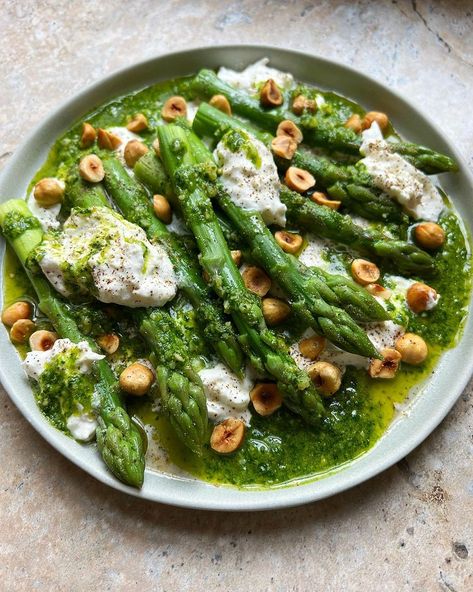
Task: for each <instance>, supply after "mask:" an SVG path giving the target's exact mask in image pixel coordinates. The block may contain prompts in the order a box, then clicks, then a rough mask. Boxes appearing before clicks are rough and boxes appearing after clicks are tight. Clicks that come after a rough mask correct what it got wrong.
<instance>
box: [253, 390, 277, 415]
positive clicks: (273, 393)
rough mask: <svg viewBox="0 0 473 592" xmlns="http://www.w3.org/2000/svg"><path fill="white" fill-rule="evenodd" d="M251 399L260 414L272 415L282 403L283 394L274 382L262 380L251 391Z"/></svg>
mask: <svg viewBox="0 0 473 592" xmlns="http://www.w3.org/2000/svg"><path fill="white" fill-rule="evenodd" d="M250 399H251V402H252V403H253V407H254V408H255V411H256V413H258V415H263V416H265V415H271V414H273V413H274V412H275V411H276V410H277V409H279V407H281V405H282V395H281V393H280V392H279V390H278V387H277V386H276V385H275V384H274V382H260V383H259V384H257V385H256V386H255V387H254V388H253V389H252V390H251V391H250Z"/></svg>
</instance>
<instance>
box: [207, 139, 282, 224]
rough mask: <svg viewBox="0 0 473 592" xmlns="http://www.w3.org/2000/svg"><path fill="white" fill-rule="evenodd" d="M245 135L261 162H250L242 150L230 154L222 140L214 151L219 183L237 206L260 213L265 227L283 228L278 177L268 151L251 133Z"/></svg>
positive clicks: (230, 151)
mask: <svg viewBox="0 0 473 592" xmlns="http://www.w3.org/2000/svg"><path fill="white" fill-rule="evenodd" d="M247 136H248V140H249V141H250V142H251V143H252V144H253V146H254V148H255V149H256V150H257V152H258V155H259V159H260V162H258V163H255V162H253V161H252V160H251V158H249V157H248V155H247V154H246V152H245V150H244V149H241V150H238V151H237V152H233V151H232V150H230V148H229V147H228V146H226V145H225V138H224V139H223V140H222V141H220V142H219V143H218V145H217V147H216V149H215V152H214V156H215V159H216V161H217V163H218V164H219V166H220V167H221V169H220V181H221V182H222V184H223V186H224V187H225V189H226V190H227V192H228V194H229V196H230V198H231V199H232V201H233V202H234V203H235V204H236V205H237V206H240V207H241V208H243V209H245V210H253V211H257V212H260V213H261V215H262V217H263V220H264V221H265V222H266V224H278V225H279V226H285V225H286V209H287V208H286V206H285V205H284V204H283V203H282V201H281V199H280V197H279V190H280V183H279V176H278V171H277V168H276V165H275V163H274V160H273V157H272V155H271V152H270V151H269V150H268V149H267V148H266V146H265V145H264V144H263V143H262V142H260V141H259V140H257V139H256V138H255V137H253V136H252V135H251V134H247ZM258 165H259V166H258Z"/></svg>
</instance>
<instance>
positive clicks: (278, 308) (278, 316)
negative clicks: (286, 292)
mask: <svg viewBox="0 0 473 592" xmlns="http://www.w3.org/2000/svg"><path fill="white" fill-rule="evenodd" d="M262 308H263V316H264V320H265V321H266V323H267V324H268V325H269V326H270V327H274V326H275V325H279V324H280V323H282V322H283V321H284V320H285V319H286V318H287V317H288V316H289V314H290V313H291V308H290V306H289V305H288V304H286V302H284V301H283V300H279V298H263V302H262Z"/></svg>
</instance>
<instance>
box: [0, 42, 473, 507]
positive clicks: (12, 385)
mask: <svg viewBox="0 0 473 592" xmlns="http://www.w3.org/2000/svg"><path fill="white" fill-rule="evenodd" d="M248 51H249V52H250V53H251V52H258V53H259V55H260V57H265V56H269V57H271V55H276V56H277V55H279V56H281V59H282V56H283V55H285V56H286V57H288V56H292V57H294V58H296V57H299V58H300V59H301V60H305V61H309V62H310V61H314V63H316V62H318V63H319V64H323V65H324V66H325V67H334V68H335V69H337V70H341V71H346V72H348V73H349V74H350V76H355V78H358V79H359V80H361V81H364V83H365V84H368V85H370V86H372V87H374V88H376V89H377V90H378V91H379V92H381V93H382V94H387V95H388V96H390V97H391V98H393V99H394V100H395V102H396V103H397V105H398V106H400V107H402V106H405V107H407V108H408V110H410V111H411V112H413V114H414V115H415V118H416V121H418V122H421V124H422V126H423V127H425V128H426V131H427V133H428V134H433V136H434V137H435V139H436V142H434V144H432V143H431V145H435V143H437V144H442V145H443V146H446V148H447V149H448V152H449V153H450V154H452V155H453V156H454V158H455V159H456V160H457V162H459V164H460V172H459V173H456V175H459V176H460V182H461V184H466V186H469V188H470V190H472V191H473V175H472V174H471V172H470V170H469V168H468V165H467V163H466V159H465V158H464V157H463V155H462V154H461V153H460V152H459V151H458V149H457V148H456V147H455V145H454V144H453V142H452V141H451V140H450V139H449V138H448V135H446V134H445V133H444V132H443V131H441V132H439V131H437V128H438V126H437V125H436V124H434V123H433V121H432V120H431V119H430V118H429V117H427V116H426V115H425V114H424V113H422V112H421V111H420V109H419V108H418V107H417V105H416V104H415V103H413V102H411V101H410V100H407V99H405V98H404V97H403V96H401V95H400V94H399V93H398V92H397V91H393V90H391V89H390V88H388V87H387V86H385V85H384V84H382V83H380V82H378V81H377V80H375V79H374V78H371V77H370V76H368V75H366V74H364V73H362V72H358V71H356V70H355V69H354V68H352V67H351V66H349V65H347V64H344V63H342V62H339V61H336V60H330V59H327V58H325V57H323V56H318V55H316V54H312V53H309V52H304V51H300V50H295V49H287V48H279V47H276V46H272V45H267V44H225V45H217V46H214V47H209V46H196V47H192V48H188V49H184V50H178V51H174V52H166V53H160V54H157V55H155V56H152V57H149V58H147V59H145V60H142V61H139V62H135V63H133V64H131V65H128V66H126V67H124V68H121V69H119V70H117V71H115V72H112V73H111V74H109V75H108V76H105V77H103V78H102V79H100V80H98V81H96V82H94V83H92V84H90V85H89V86H87V87H85V88H84V89H82V90H80V91H79V92H78V93H74V94H73V95H72V96H70V97H69V98H68V99H66V100H65V101H63V102H61V103H60V104H59V105H58V106H57V107H55V108H54V109H52V110H51V111H50V112H49V113H48V114H47V115H46V116H45V117H43V118H42V119H41V121H40V123H39V124H38V125H37V126H35V127H34V128H33V130H32V131H31V132H30V133H29V134H28V135H27V136H26V137H25V139H24V140H23V142H21V143H20V145H19V146H18V147H17V148H16V149H15V151H14V154H13V155H12V156H11V157H10V159H9V160H8V161H7V163H6V165H5V166H4V167H3V169H2V171H1V172H0V202H1V201H4V200H5V199H7V196H8V193H9V191H8V187H9V184H10V185H11V181H10V177H11V176H12V175H13V174H14V172H15V170H16V169H18V168H19V166H20V164H21V163H22V162H23V160H24V159H26V155H28V152H29V151H30V150H31V149H30V148H28V146H29V145H30V144H32V143H34V142H36V141H40V140H41V136H42V135H44V134H47V133H48V128H50V127H51V128H53V129H54V128H57V126H58V119H59V123H62V125H60V127H61V129H63V130H64V129H67V128H68V127H70V126H71V123H72V121H74V122H75V121H76V120H77V118H78V117H80V115H79V116H78V117H77V118H74V119H73V120H72V119H71V117H70V116H69V113H70V112H71V111H74V110H79V111H81V112H82V113H85V112H87V111H89V110H91V109H92V108H94V107H95V105H92V106H91V97H93V96H94V94H96V93H100V91H101V90H102V89H104V88H108V87H112V88H113V87H114V85H116V83H120V81H121V80H122V79H123V78H124V77H126V76H127V74H130V73H133V72H135V71H137V70H139V69H143V70H146V69H148V68H149V67H150V66H152V65H154V64H155V63H157V62H158V63H159V61H163V60H173V59H174V60H177V59H183V58H184V57H185V56H190V57H192V56H195V55H196V54H209V56H211V55H212V54H213V53H221V52H236V53H237V54H239V55H240V54H244V53H245V52H248ZM190 61H191V62H192V60H190ZM270 61H271V59H270ZM156 78H157V79H159V77H156ZM132 87H134V88H135V89H137V88H138V87H137V86H136V85H132ZM125 92H128V90H123V91H122V93H121V94H124V93H125ZM335 92H340V91H337V90H336V91H335ZM343 94H346V93H343ZM117 96H120V95H119V94H118V93H117V94H113V95H112V94H110V95H109V96H108V99H107V100H113V99H114V98H116V97H117ZM348 96H349V97H350V96H353V95H348ZM81 104H87V105H88V106H87V108H86V109H85V110H84V109H81V108H80V105H81ZM60 133H62V132H55V138H57V137H58V135H60ZM414 135H415V133H414ZM53 141H54V139H53ZM50 147H51V144H50V143H48V144H47V146H46V149H47V150H49V149H50ZM31 166H32V164H31V163H30V167H31ZM25 176H27V177H28V180H29V178H30V177H29V176H28V175H25ZM462 178H463V179H462ZM5 185H6V189H5V190H4V186H5ZM457 199H458V201H455V207H456V209H457V211H458V212H459V213H460V212H461V209H462V208H461V207H460V208H458V206H459V205H461V202H462V201H463V199H462V198H461V197H459V198H457ZM464 213H465V214H466V218H467V220H465V219H463V224H464V225H465V228H466V230H467V232H468V234H469V235H470V236H471V227H473V215H470V216H468V213H467V211H466V210H465V212H464ZM468 218H469V220H468ZM3 253H4V240H3V238H2V241H1V251H0V257H1V258H2V270H3V264H4V263H3V262H4V258H3ZM1 289H2V296H3V273H2V277H1ZM472 310H473V302H472V300H471V295H470V303H469V307H468V316H467V318H466V321H465V322H464V325H463V328H462V335H461V338H460V339H459V341H458V343H457V345H456V346H455V348H453V349H451V350H448V351H447V352H446V353H445V354H443V356H442V360H441V361H440V362H439V364H438V365H437V367H436V370H435V372H439V374H440V373H442V368H443V366H446V365H448V362H449V360H450V358H451V357H454V358H456V357H460V358H463V362H464V363H463V365H462V366H461V370H460V371H457V372H456V375H455V382H454V383H453V384H452V385H450V391H451V392H450V394H449V396H448V398H446V399H444V400H443V403H442V401H440V403H441V404H440V406H439V407H438V408H437V409H436V412H435V413H433V414H432V415H431V416H430V417H429V418H428V419H427V420H424V421H423V422H422V424H421V426H417V428H418V429H417V431H416V432H415V433H414V434H411V435H410V437H409V438H407V439H404V440H402V441H401V442H398V445H397V447H396V448H395V449H393V450H392V451H391V453H390V454H387V455H385V456H384V457H383V458H382V459H380V460H378V461H374V462H370V460H369V459H370V455H371V456H372V453H373V452H374V451H375V450H376V449H377V448H378V447H379V445H380V443H381V442H383V441H385V439H386V438H387V437H389V435H390V433H391V432H392V431H393V429H394V428H395V424H397V421H398V420H395V421H394V422H393V423H392V424H391V425H390V426H389V427H388V429H387V431H386V432H385V433H384V434H383V436H382V437H381V438H380V440H378V441H377V442H376V444H375V445H374V446H373V447H372V448H370V449H369V450H368V451H366V452H365V453H363V454H362V455H361V456H360V457H358V458H357V459H355V460H353V461H351V462H350V463H348V466H347V467H344V468H341V469H339V470H336V471H334V472H333V473H330V474H329V476H326V477H322V478H321V479H316V480H312V481H309V482H307V483H302V484H300V485H293V486H288V487H282V488H272V489H259V490H241V489H235V488H233V487H227V486H225V485H214V484H209V483H205V482H202V481H198V480H195V479H189V480H187V479H185V480H182V479H180V478H178V477H170V476H167V475H166V474H162V473H157V472H155V471H152V470H148V471H147V472H146V476H145V485H144V487H143V488H142V489H141V490H136V489H134V488H132V487H129V486H126V485H124V484H122V483H120V482H119V481H118V480H116V479H115V478H114V477H113V476H111V475H110V474H109V473H108V470H107V469H106V467H105V465H104V464H103V463H102V461H101V460H100V459H98V460H99V462H91V459H87V458H86V457H87V455H84V450H85V447H83V446H82V445H80V444H78V443H77V442H75V441H74V440H72V439H70V438H68V437H67V436H65V435H64V434H62V433H61V432H59V431H58V430H56V429H55V428H54V427H53V426H51V425H50V424H49V423H48V422H47V420H46V419H45V418H44V417H43V416H42V415H41V413H40V412H39V410H37V411H38V413H34V411H32V410H30V409H29V406H28V405H27V401H25V400H24V398H23V397H22V396H21V394H19V393H18V390H17V389H18V385H19V382H18V380H12V377H11V376H9V372H10V370H9V364H7V363H5V360H4V359H3V358H2V360H1V361H0V380H1V382H2V384H3V386H4V388H5V390H6V392H7V393H8V395H9V397H10V399H11V400H12V401H13V403H14V404H15V405H16V407H17V408H18V409H19V411H20V413H21V414H22V415H23V417H25V419H26V420H27V421H28V422H29V423H30V424H31V425H32V426H33V427H34V428H35V430H36V431H37V432H38V433H39V434H40V435H41V436H42V437H43V438H44V439H45V440H46V441H47V442H48V443H49V444H50V445H51V446H53V447H54V448H55V449H56V450H57V451H58V452H60V453H61V454H62V455H63V456H65V457H66V458H68V459H69V460H70V461H72V462H73V463H74V464H75V465H76V466H78V467H80V468H81V469H82V470H85V471H86V472H87V473H89V474H90V475H91V476H93V477H94V478H96V479H97V480H98V481H100V482H102V483H104V484H106V485H109V486H111V487H113V488H114V489H117V490H119V491H123V492H125V493H128V494H131V495H133V496H136V497H139V498H141V499H146V500H149V501H155V502H161V503H166V504H170V505H173V506H179V507H185V508H193V509H205V510H225V511H249V510H267V509H276V508H285V507H291V506H296V505H301V504H305V503H309V502H312V501H316V500H319V499H324V498H326V497H329V496H331V495H335V494H337V493H341V492H342V491H345V490H347V489H350V488H351V487H354V486H356V485H358V484H360V483H362V482H364V481H366V480H368V479H370V478H372V477H374V476H375V475H377V474H379V473H381V472H383V471H384V470H386V469H388V468H389V467H391V466H392V465H394V464H395V463H396V462H398V461H399V460H400V459H401V458H403V457H404V456H406V454H408V453H409V452H411V451H412V450H414V449H415V448H416V447H417V446H418V445H419V444H420V443H421V442H423V441H424V440H425V439H426V438H427V437H428V436H429V435H430V434H431V433H432V432H433V431H434V430H435V428H436V427H437V426H438V425H439V424H440V422H441V421H442V420H443V419H444V418H445V416H446V415H447V414H448V412H449V411H450V410H451V408H452V407H453V405H454V404H455V403H456V401H457V400H458V398H459V397H460V395H461V394H462V392H463V390H464V389H465V386H466V385H467V383H468V381H469V379H470V376H471V374H472V372H473V355H472V354H473V320H472V316H473V315H472V314H471V313H472ZM0 344H1V345H2V346H3V347H4V346H5V344H8V345H9V350H10V351H9V352H7V353H8V354H11V353H12V352H13V353H14V355H15V357H16V366H17V369H16V370H17V377H16V378H18V375H19V374H21V378H23V379H24V378H25V377H24V372H23V370H22V368H21V360H20V359H19V357H18V355H17V353H16V350H15V349H14V348H12V347H11V343H10V340H9V338H8V333H7V332H6V329H5V328H4V327H3V326H2V331H1V333H0ZM460 346H461V349H459V348H460ZM464 349H466V352H465V353H463V350H464ZM468 353H469V354H470V355H468ZM6 357H7V358H9V360H8V361H11V359H12V356H10V355H6ZM446 370H447V368H446V367H445V368H444V369H443V375H445V373H446ZM26 389H28V390H29V392H30V397H31V387H30V386H29V384H28V383H27V382H26ZM20 390H21V389H20ZM23 390H25V389H23ZM421 398H422V395H421V396H419V397H415V398H414V400H413V402H412V405H411V408H412V410H414V408H415V407H416V405H417V404H418V403H419V401H418V399H421ZM34 405H35V403H34ZM88 450H94V449H93V448H91V447H89V448H88ZM95 454H96V455H97V456H98V454H97V453H96V452H95ZM89 456H90V455H89ZM365 465H366V466H365ZM356 469H360V470H359V471H357V470H356ZM147 481H149V482H153V483H155V482H158V483H159V486H160V487H159V488H158V489H157V491H155V490H154V489H153V487H151V486H149V485H148V486H147ZM178 483H181V484H184V483H185V484H187V489H188V491H187V492H183V491H182V489H181V488H180V487H179V486H177V487H176V486H175V484H178ZM182 487H184V485H182ZM222 492H223V495H221V493H222Z"/></svg>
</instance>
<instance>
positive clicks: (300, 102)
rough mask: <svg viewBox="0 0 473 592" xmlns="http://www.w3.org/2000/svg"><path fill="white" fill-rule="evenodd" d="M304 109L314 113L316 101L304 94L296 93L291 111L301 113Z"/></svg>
mask: <svg viewBox="0 0 473 592" xmlns="http://www.w3.org/2000/svg"><path fill="white" fill-rule="evenodd" d="M305 110H307V111H310V112H311V113H315V112H316V111H317V103H316V101H314V100H313V99H308V98H307V97H305V96H304V95H298V96H297V97H296V98H295V99H294V101H293V102H292V112H293V113H295V114H296V115H302V113H303V112H304V111H305Z"/></svg>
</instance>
